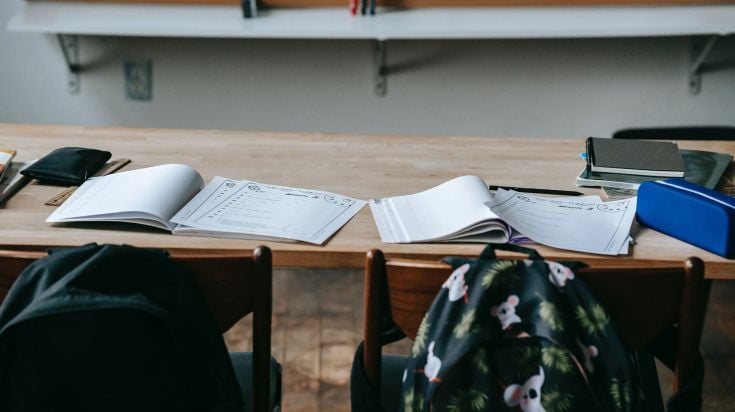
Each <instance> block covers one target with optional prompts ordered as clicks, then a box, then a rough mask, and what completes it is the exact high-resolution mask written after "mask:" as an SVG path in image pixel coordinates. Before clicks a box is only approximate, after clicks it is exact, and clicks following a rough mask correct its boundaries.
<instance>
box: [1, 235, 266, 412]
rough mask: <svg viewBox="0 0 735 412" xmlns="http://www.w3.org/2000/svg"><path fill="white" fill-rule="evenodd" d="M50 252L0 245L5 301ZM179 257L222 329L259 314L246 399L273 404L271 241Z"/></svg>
mask: <svg viewBox="0 0 735 412" xmlns="http://www.w3.org/2000/svg"><path fill="white" fill-rule="evenodd" d="M45 256H47V254H46V253H45V252H36V251H14V250H2V251H0V302H2V300H3V299H4V298H5V295H6V294H7V293H8V290H9V289H10V287H11V286H12V285H13V283H14V281H15V279H16V278H17V277H18V275H20V273H21V272H22V271H23V270H24V269H25V268H26V267H27V266H28V265H30V264H31V263H32V262H33V261H35V260H37V259H40V258H43V257H45ZM172 258H173V260H174V261H175V262H177V263H178V264H180V265H181V266H183V267H185V268H186V269H188V270H189V271H190V272H191V273H192V274H193V276H194V278H195V280H196V282H197V284H198V286H199V288H200V289H201V291H202V293H203V295H204V297H205V299H206V300H207V303H208V304H209V307H210V309H211V312H212V314H213V315H214V318H215V320H216V322H217V324H218V325H219V328H220V331H221V332H223V333H224V332H226V331H227V330H228V329H230V327H232V325H234V324H235V323H236V322H237V321H238V320H240V319H241V318H242V317H244V316H246V315H248V314H250V313H252V314H253V331H252V332H253V334H252V336H253V342H252V345H253V363H252V367H253V370H252V377H253V379H252V382H251V384H252V386H253V387H252V391H251V393H252V394H253V398H254V399H250V400H248V399H246V400H245V402H251V404H252V405H253V406H254V408H253V411H256V412H264V411H267V410H268V409H269V393H270V387H269V382H270V381H271V380H270V371H271V368H270V364H271V350H270V349H271V313H272V259H271V251H270V249H269V248H268V247H265V246H261V247H258V248H256V249H254V250H253V251H252V253H250V252H248V251H246V252H243V253H237V254H235V253H233V252H227V253H225V252H223V254H222V255H217V254H214V255H213V254H207V253H183V252H182V253H181V254H177V253H175V252H172Z"/></svg>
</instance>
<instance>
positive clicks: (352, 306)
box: [226, 270, 735, 412]
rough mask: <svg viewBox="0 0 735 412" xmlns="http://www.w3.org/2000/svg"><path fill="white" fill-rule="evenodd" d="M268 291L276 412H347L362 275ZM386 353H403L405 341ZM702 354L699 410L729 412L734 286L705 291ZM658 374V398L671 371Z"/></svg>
mask: <svg viewBox="0 0 735 412" xmlns="http://www.w3.org/2000/svg"><path fill="white" fill-rule="evenodd" d="M273 291H274V298H273V355H274V356H275V357H276V358H277V359H278V360H279V361H280V362H281V363H282V364H283V366H284V380H283V410H284V411H285V412H294V411H349V404H350V403H349V376H350V366H351V364H352V356H353V354H354V349H355V346H356V345H357V343H358V342H359V341H360V340H361V336H362V272H361V271H359V270H322V271H316V270H279V271H276V273H275V276H274V288H273ZM249 321H250V320H249V318H247V319H246V320H244V321H243V322H242V323H241V324H238V325H237V326H235V327H234V328H233V329H232V330H231V331H230V332H228V333H227V335H226V339H227V343H228V346H230V349H231V350H249V348H250V340H249V338H250V336H249V335H250V324H249ZM388 352H393V353H407V352H408V344H407V343H404V344H398V345H394V346H393V347H391V348H389V349H388ZM702 352H703V354H704V357H705V367H706V372H705V383H704V408H703V411H706V412H720V411H722V412H725V411H727V412H731V411H733V410H735V281H732V282H728V281H717V282H714V284H713V286H712V292H711V295H710V301H709V308H708V314H707V319H706V322H705V327H704V336H703V339H702ZM660 377H661V382H662V387H663V388H664V389H663V391H664V394H666V393H668V392H669V390H668V388H669V387H670V382H671V374H670V373H661V375H660ZM664 396H665V395H664Z"/></svg>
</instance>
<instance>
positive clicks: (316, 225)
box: [46, 164, 365, 244]
mask: <svg viewBox="0 0 735 412" xmlns="http://www.w3.org/2000/svg"><path fill="white" fill-rule="evenodd" d="M364 205H365V202H364V201H362V200H359V199H353V198H350V197H346V196H341V195H337V194H334V193H329V192H321V191H316V190H308V189H299V188H292V187H285V186H275V185H268V184H263V183H258V182H252V181H247V180H233V179H227V178H224V177H219V176H217V177H215V178H214V179H212V181H211V182H210V183H209V184H207V185H206V186H205V185H204V180H203V179H202V177H201V176H200V175H199V173H198V172H197V171H196V170H194V169H193V168H191V167H189V166H186V165H181V164H167V165H161V166H154V167H149V168H145V169H138V170H133V171H129V172H122V173H115V174H111V175H108V176H103V177H96V178H91V179H89V180H88V181H86V182H85V183H84V184H83V185H82V186H80V187H79V189H77V190H76V191H75V192H74V194H73V195H72V196H71V197H70V198H69V199H68V200H67V201H66V202H64V204H63V205H61V206H60V207H59V208H58V209H56V211H54V213H52V214H51V216H49V217H48V219H46V221H47V222H52V223H62V222H95V221H107V222H127V223H138V224H142V225H148V226H153V227H157V228H160V229H164V230H168V231H170V232H172V233H173V234H183V235H195V236H215V237H234V238H244V239H261V240H279V241H284V240H286V241H302V242H308V243H314V244H323V243H324V242H325V241H326V240H327V239H329V238H330V237H331V236H332V235H333V234H334V233H335V232H336V231H337V230H339V228H341V227H342V226H343V225H344V224H345V223H347V221H349V220H350V219H351V218H352V217H353V216H354V215H355V214H356V213H357V212H358V211H359V210H360V208H362V207H363V206H364Z"/></svg>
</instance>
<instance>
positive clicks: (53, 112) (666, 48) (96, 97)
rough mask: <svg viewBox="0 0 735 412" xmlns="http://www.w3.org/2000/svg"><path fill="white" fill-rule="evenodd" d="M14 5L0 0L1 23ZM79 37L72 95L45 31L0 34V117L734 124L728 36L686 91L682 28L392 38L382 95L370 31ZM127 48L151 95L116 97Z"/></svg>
mask: <svg viewBox="0 0 735 412" xmlns="http://www.w3.org/2000/svg"><path fill="white" fill-rule="evenodd" d="M20 4H21V0H10V1H2V2H0V24H2V25H3V27H4V26H5V25H6V24H7V21H8V20H9V19H10V17H11V16H12V14H13V13H14V12H15V10H16V9H17V8H18V7H19V5H20ZM81 48H82V60H83V63H84V64H85V65H87V66H88V68H87V69H86V71H85V72H84V74H83V75H82V81H81V83H82V84H81V93H79V94H77V95H72V94H69V93H67V90H66V85H65V79H66V72H65V70H66V69H65V66H64V64H63V58H62V55H61V51H60V49H59V47H58V44H57V42H56V38H55V37H52V36H46V35H39V34H18V33H9V32H7V31H2V32H0V61H2V64H1V65H0V74H1V75H0V90H1V91H2V93H0V122H28V123H72V124H89V125H120V126H142V127H175V128H218V129H243V130H278V131H300V130H304V131H324V132H365V133H382V134H385V133H388V134H427V135H433V134H453V135H481V136H484V135H496V136H549V137H571V136H574V137H577V136H587V135H598V136H606V135H609V134H610V133H611V132H612V131H614V130H615V129H618V128H621V127H624V126H638V125H682V124H734V123H735V39H732V38H727V39H724V40H723V41H720V42H719V43H718V44H717V46H716V48H715V51H714V53H713V54H712V55H711V57H710V59H709V61H711V62H713V64H714V66H716V67H715V69H717V70H714V71H712V72H711V73H706V74H705V76H704V83H703V89H702V92H701V94H699V95H696V96H693V95H690V94H688V92H687V89H686V71H687V65H688V57H689V39H688V38H664V39H598V40H526V41H507V40H506V41H479V40H477V41H413V42H411V41H395V42H389V43H388V60H389V63H390V65H391V69H392V70H393V71H394V72H393V73H392V74H390V75H389V78H388V94H387V96H385V97H378V96H375V95H374V94H373V92H372V87H373V84H372V82H373V79H372V54H371V50H372V49H371V44H370V43H369V42H367V41H306V40H293V41H283V40H203V39H142V38H104V37H85V38H82V41H81ZM131 58H152V59H153V72H154V73H153V99H152V101H150V102H139V101H129V100H126V98H125V93H124V86H123V69H122V61H123V60H125V59H131ZM728 58H729V59H730V60H729V61H728V60H727V59H728ZM728 64H729V66H728ZM718 67H719V68H718Z"/></svg>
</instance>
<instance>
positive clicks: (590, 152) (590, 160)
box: [585, 137, 595, 170]
mask: <svg viewBox="0 0 735 412" xmlns="http://www.w3.org/2000/svg"><path fill="white" fill-rule="evenodd" d="M585 147H586V149H587V170H591V169H592V165H593V164H595V150H594V148H593V147H592V138H591V137H588V138H587V141H586V142H585Z"/></svg>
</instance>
